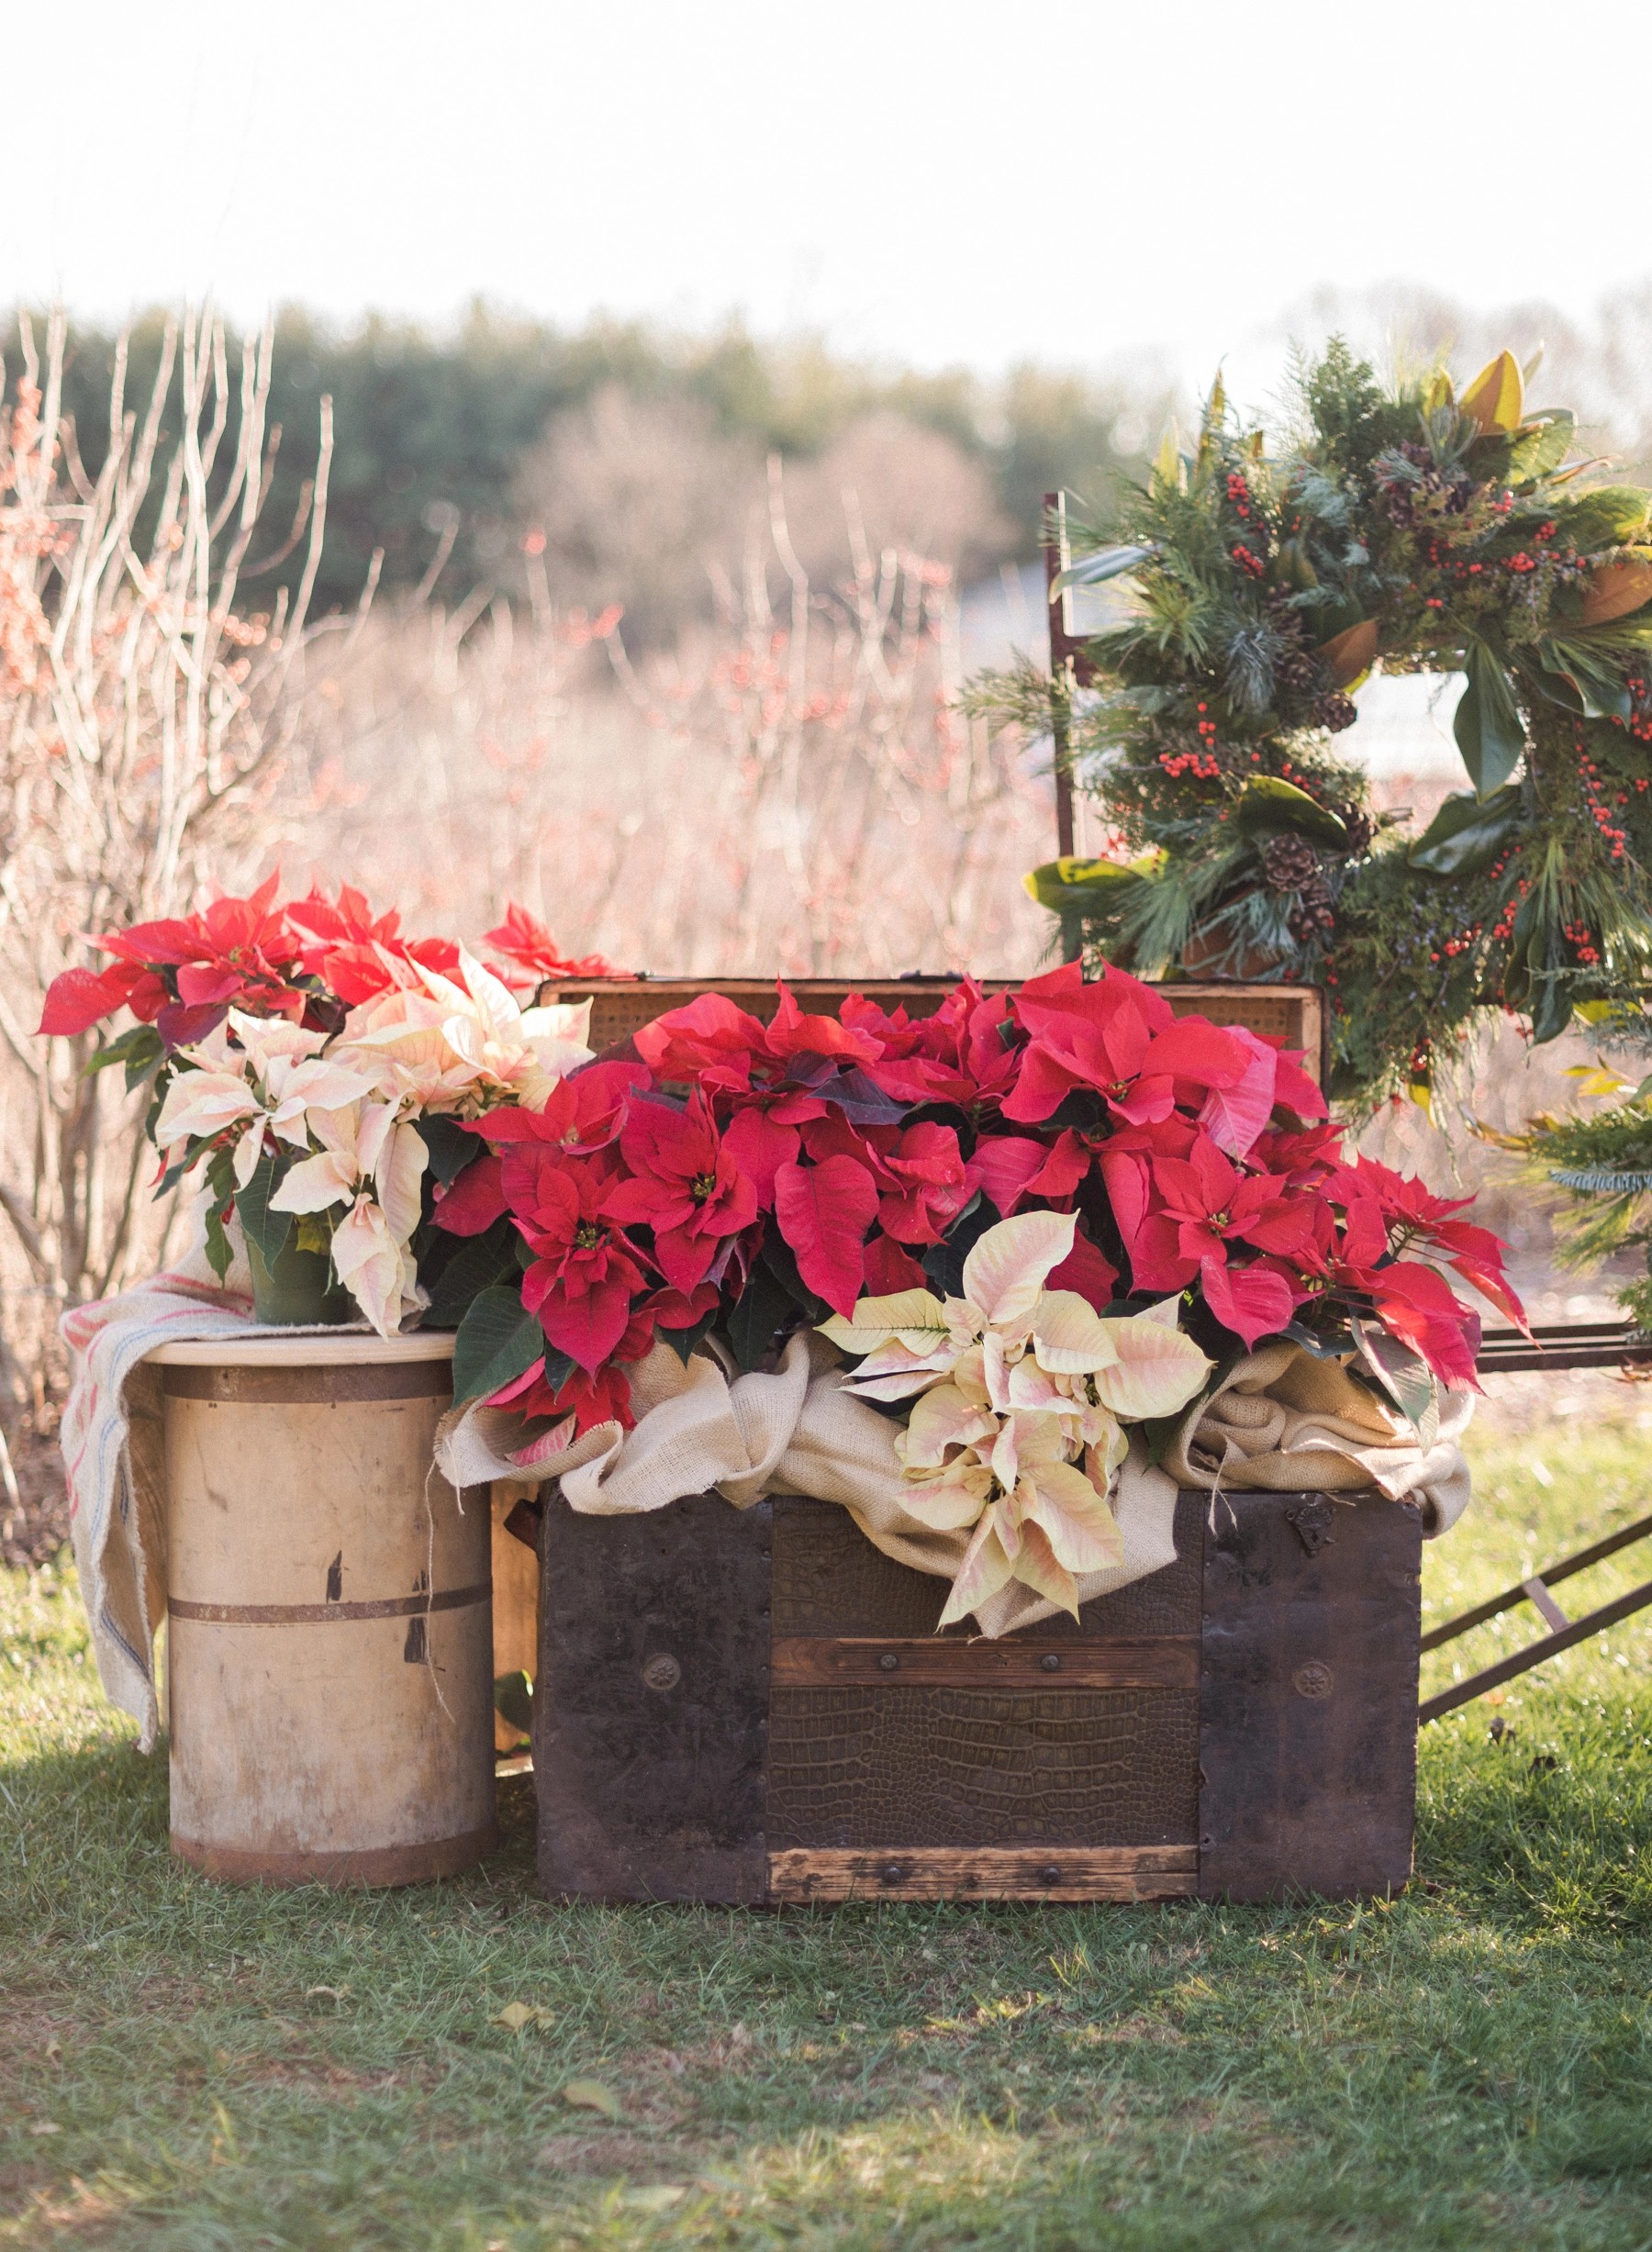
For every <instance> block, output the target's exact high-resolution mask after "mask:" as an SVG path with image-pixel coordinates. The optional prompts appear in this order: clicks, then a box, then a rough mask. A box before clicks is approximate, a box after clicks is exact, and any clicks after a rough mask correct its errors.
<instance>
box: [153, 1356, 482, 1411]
mask: <svg viewBox="0 0 1652 2252" xmlns="http://www.w3.org/2000/svg"><path fill="white" fill-rule="evenodd" d="M161 1389H162V1392H163V1393H165V1395H166V1396H167V1397H168V1398H169V1399H212V1400H218V1401H221V1402H223V1403H225V1404H226V1405H228V1404H229V1403H231V1402H233V1404H234V1405H235V1406H236V1407H250V1408H262V1407H271V1408H273V1407H281V1408H292V1407H331V1406H332V1405H333V1404H334V1403H335V1402H340V1403H341V1402H343V1401H345V1400H351V1399H449V1398H451V1397H452V1389H453V1368H452V1362H451V1361H446V1360H440V1361H366V1362H363V1363H362V1364H361V1365H360V1366H346V1367H339V1366H334V1367H329V1366H315V1367H295V1368H247V1367H228V1366H217V1367H210V1368H194V1367H171V1366H162V1371H161Z"/></svg>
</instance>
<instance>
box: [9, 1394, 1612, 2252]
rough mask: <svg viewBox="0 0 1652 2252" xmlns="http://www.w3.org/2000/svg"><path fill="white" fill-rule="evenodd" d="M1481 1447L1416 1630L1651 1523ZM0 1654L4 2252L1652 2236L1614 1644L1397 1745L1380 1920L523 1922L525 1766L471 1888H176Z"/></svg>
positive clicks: (1511, 2242) (851, 1915) (28, 1589)
mask: <svg viewBox="0 0 1652 2252" xmlns="http://www.w3.org/2000/svg"><path fill="white" fill-rule="evenodd" d="M1475 1451H1476V1456H1477V1461H1476V1468H1477V1473H1478V1478H1479V1490H1478V1496H1477V1501H1476V1507H1475V1510H1474V1512H1473V1513H1472V1515H1471V1516H1470V1518H1469V1519H1468V1521H1466V1522H1465V1523H1464V1524H1463V1525H1462V1526H1461V1527H1459V1528H1458V1530H1457V1532H1456V1533H1454V1534H1452V1535H1450V1536H1449V1537H1448V1538H1447V1540H1446V1541H1445V1542H1444V1543H1441V1544H1438V1545H1436V1546H1435V1547H1434V1548H1431V1549H1430V1551H1429V1552H1428V1563H1427V1576H1426V1582H1425V1586H1426V1593H1427V1599H1428V1607H1429V1610H1430V1611H1431V1612H1432V1613H1433V1614H1434V1616H1436V1617H1438V1616H1443V1615H1446V1614H1447V1613H1449V1612H1450V1611H1455V1610H1457V1609H1460V1608H1462V1607H1464V1606H1465V1605H1466V1604H1467V1603H1468V1602H1469V1601H1471V1600H1474V1598H1475V1597H1476V1596H1477V1595H1481V1594H1486V1593H1490V1592H1491V1591H1493V1590H1494V1589H1496V1588H1497V1587H1499V1586H1500V1585H1502V1584H1505V1583H1507V1582H1508V1581H1510V1580H1512V1579H1514V1578H1519V1577H1520V1576H1521V1575H1522V1573H1523V1572H1524V1571H1526V1570H1529V1569H1530V1568H1531V1567H1532V1566H1533V1565H1534V1564H1536V1563H1540V1562H1542V1561H1543V1560H1545V1558H1546V1557H1547V1556H1552V1555H1556V1554H1558V1553H1560V1552H1561V1551H1562V1550H1564V1549H1565V1548H1566V1547H1568V1545H1577V1544H1579V1543H1580V1540H1581V1539H1582V1538H1585V1537H1588V1536H1590V1535H1591V1533H1593V1532H1594V1531H1595V1530H1596V1529H1597V1528H1604V1527H1608V1526H1610V1525H1612V1524H1613V1523H1617V1522H1624V1520H1625V1519H1626V1518H1628V1517H1630V1516H1635V1515H1641V1514H1644V1513H1645V1512H1646V1510H1647V1509H1648V1507H1652V1501H1649V1499H1648V1497H1649V1496H1652V1434H1642V1433H1640V1432H1639V1431H1638V1430H1637V1429H1636V1428H1635V1426H1634V1425H1633V1424H1632V1423H1630V1424H1621V1423H1620V1424H1614V1423H1612V1422H1607V1421H1599V1420H1596V1419H1594V1418H1593V1417H1592V1416H1589V1415H1586V1416H1582V1417H1579V1418H1576V1419H1574V1420H1573V1421H1572V1422H1570V1423H1551V1424H1547V1425H1545V1426H1542V1427H1540V1428H1538V1429H1536V1430H1535V1431H1529V1432H1526V1433H1521V1434H1520V1435H1518V1436H1513V1437H1510V1436H1504V1437H1502V1438H1501V1439H1500V1438H1499V1437H1497V1436H1496V1435H1495V1434H1494V1433H1487V1434H1486V1435H1485V1436H1483V1437H1481V1438H1479V1440H1478V1441H1477V1444H1476V1450H1475ZM1637 1554H1638V1559H1639V1560H1638V1562H1637V1561H1636V1558H1637ZM1647 1577H1652V1553H1648V1552H1647V1551H1646V1550H1642V1551H1639V1552H1636V1551H1630V1552H1629V1555H1628V1557H1627V1559H1626V1560H1624V1561H1622V1562H1619V1561H1618V1560H1614V1561H1613V1563H1611V1564H1608V1565H1606V1566H1602V1567H1600V1568H1599V1569H1597V1571H1596V1572H1594V1573H1593V1574H1591V1576H1590V1577H1589V1578H1587V1579H1580V1580H1575V1581H1572V1582H1569V1583H1568V1586H1567V1588H1566V1589H1565V1590H1564V1591H1563V1600H1565V1602H1566V1604H1567V1608H1568V1610H1570V1611H1573V1612H1574V1614H1575V1613H1576V1612H1577V1611H1581V1610H1583V1609H1585V1608H1588V1607H1589V1606H1590V1605H1591V1603H1592V1602H1594V1601H1600V1600H1605V1598H1606V1597H1607V1596H1608V1595H1609V1594H1611V1593H1613V1592H1615V1591H1616V1590H1617V1589H1620V1588H1624V1587H1627V1586H1629V1585H1631V1584H1633V1583H1634V1582H1635V1580H1637V1579H1642V1578H1647ZM1530 1620H1531V1614H1530V1613H1529V1612H1526V1613H1525V1614H1524V1617H1522V1618H1520V1619H1518V1620H1516V1621H1513V1622H1506V1623H1505V1624H1503V1625H1501V1626H1493V1627H1489V1628H1486V1629H1483V1630H1481V1632H1480V1633H1479V1634H1478V1635H1477V1636H1476V1637H1474V1638H1473V1639H1472V1640H1471V1641H1469V1642H1468V1643H1464V1644H1457V1645H1455V1649H1456V1651H1457V1652H1460V1653H1461V1654H1462V1655H1461V1658H1460V1661H1459V1662H1460V1663H1461V1664H1462V1665H1463V1666H1464V1667H1471V1666H1474V1665H1479V1664H1481V1663H1484V1662H1485V1661H1486V1659H1487V1658H1488V1657H1489V1656H1491V1655H1494V1654H1495V1652H1496V1651H1497V1650H1498V1649H1499V1648H1501V1647H1504V1646H1509V1647H1512V1646H1513V1644H1514V1643H1515V1641H1517V1640H1518V1639H1520V1638H1522V1636H1523V1635H1524V1633H1527V1632H1528V1631H1529V1629H1530ZM0 1633H3V1635H4V1654H3V1656H0V1987H3V1992H0V2245H10V2244H22V2245H29V2246H35V2245H41V2246H57V2245H62V2246H169V2247H170V2246H177V2247H180V2248H185V2247H187V2248H189V2252H194V2248H195V2247H201V2248H202V2252H206V2248H207V2247H214V2248H217V2247H224V2248H225V2252H229V2248H231V2247H232V2248H233V2252H245V2248H246V2247H251V2246H291V2247H295V2248H297V2247H303V2248H304V2252H308V2248H309V2247H316V2246H398V2247H401V2246H406V2247H422V2246H441V2247H444V2248H445V2247H454V2248H455V2252H457V2248H460V2247H463V2248H464V2252H487V2248H488V2247H496V2246H497V2247H505V2246H509V2247H512V2248H513V2252H514V2248H515V2247H518V2246H522V2247H530V2246H531V2247H541V2246H543V2247H551V2246H628V2247H629V2246H690V2245H692V2246H807V2247H812V2246H822V2247H824V2246H832V2247H834V2248H835V2247H845V2248H846V2247H850V2246H854V2247H860V2246H902V2247H904V2246H922V2247H936V2248H937V2252H938V2248H940V2247H952V2246H992V2247H999V2246H1002V2247H1004V2248H1005V2252H1009V2248H1010V2247H1014V2248H1015V2252H1055V2248H1056V2247H1067V2246H1071V2247H1074V2248H1075V2252H1090V2248H1091V2247H1101V2246H1106V2247H1109V2248H1111V2247H1119V2248H1120V2252H1138V2248H1139V2252H1147V2247H1154V2248H1155V2252H1158V2248H1159V2247H1163V2248H1164V2252H1171V2248H1172V2247H1174V2248H1176V2252H1182V2248H1183V2247H1200V2248H1202V2247H1210V2248H1211V2252H1228V2247H1234V2246H1261V2247H1265V2248H1266V2252H1289V2248H1290V2247H1295V2246H1349V2245H1351V2246H1363V2245H1372V2246H1377V2245H1380V2246H1390V2247H1391V2246H1403V2247H1412V2246H1419V2247H1421V2246H1454V2247H1455V2246H1477V2247H1478V2246H1487V2247H1492V2246H1495V2247H1498V2252H1536V2248H1537V2247H1551V2246H1553V2247H1558V2246H1566V2247H1568V2248H1569V2247H1579V2252H1580V2248H1582V2247H1591V2248H1592V2247H1597V2246H1599V2247H1602V2248H1604V2247H1613V2252H1618V2248H1620V2247H1621V2248H1622V2252H1629V2247H1632V2246H1635V2247H1639V2246H1652V2001H1649V1999H1648V1990H1649V1988H1652V1685H1649V1683H1648V1660H1649V1659H1652V1613H1647V1614H1645V1615H1644V1616H1643V1617H1642V1618H1640V1619H1638V1620H1635V1621H1632V1622H1629V1623H1628V1624H1627V1625H1626V1626H1624V1627H1623V1628H1620V1629H1619V1630H1617V1631H1616V1632H1615V1633H1613V1634H1611V1635H1610V1636H1608V1637H1606V1638H1604V1639H1603V1640H1602V1641H1601V1642H1599V1643H1597V1644H1591V1645H1589V1646H1588V1647H1586V1648H1584V1649H1581V1650H1579V1651H1577V1652H1575V1653H1573V1654H1572V1655H1571V1656H1569V1657H1567V1658H1565V1659H1562V1660H1560V1661H1558V1662H1557V1664H1556V1665H1555V1666H1554V1667H1552V1668H1551V1669H1549V1671H1548V1673H1547V1674H1546V1675H1544V1676H1541V1677H1533V1676H1528V1677H1526V1678H1524V1680H1523V1681H1521V1682H1517V1683H1515V1684H1514V1685H1512V1687H1511V1689H1509V1691H1508V1692H1507V1694H1506V1697H1505V1698H1504V1700H1502V1701H1501V1703H1500V1704H1499V1705H1497V1706H1496V1707H1495V1708H1492V1707H1490V1706H1488V1705H1487V1704H1485V1703H1480V1704H1477V1705H1474V1706H1472V1707H1470V1708H1468V1710H1467V1711H1464V1712H1461V1713H1458V1714H1456V1715H1454V1716H1452V1717H1451V1718H1450V1719H1449V1720H1447V1721H1446V1722H1443V1723H1441V1724H1439V1725H1438V1726H1435V1727H1434V1728H1431V1729H1429V1730H1428V1731H1427V1732H1426V1733H1425V1734H1424V1736H1423V1757H1422V1770H1423V1771H1422V1805H1421V1810H1420V1823H1419V1836H1418V1853H1417V1882H1416V1884H1415V1885H1414V1886H1413V1888H1412V1891H1411V1892H1410V1894H1409V1895H1408V1896H1407V1897H1406V1898H1404V1899H1403V1900H1400V1901H1394V1902H1392V1903H1391V1904H1389V1903H1381V1904H1379V1905H1378V1906H1375V1907H1372V1906H1368V1905H1367V1906H1364V1907H1358V1908H1352V1907H1348V1906H1345V1905H1343V1906H1338V1905H1334V1904H1323V1903H1321V1904H1317V1905H1307V1906H1299V1907H1291V1908H1279V1909H1219V1908H1210V1907H1204V1906H1200V1905H1192V1904H1189V1905H1182V1904H1176V1905H1167V1906H1164V1907H1141V1908H1117V1907H1108V1908H1096V1909H1088V1910H1087V1909H1065V1908H1054V1909H1014V1908H997V1909H992V1908H988V1909H978V1908H977V1909H955V1910H954V1909H951V1908H943V1907H883V1908H878V1907H866V1908H855V1909H851V1910H847V1911H841V1912H835V1913H831V1912H820V1913H790V1914H786V1915H775V1916H771V1915H762V1914H747V1913H731V1912H710V1911H693V1910H682V1909H669V1908H662V1909H627V1910H619V1911H615V1910H606V1909H595V1908H555V1907H551V1906H549V1905H547V1904H545V1903H544V1902H542V1901H536V1900H535V1899H534V1897H533V1894H532V1891H531V1889H530V1887H531V1876H532V1862H531V1808H530V1798H529V1793H530V1785H529V1783H528V1782H527V1781H526V1780H518V1781H515V1782H512V1783H509V1784H507V1785H506V1786H505V1789H504V1792H503V1798H504V1812H505V1817H506V1828H507V1835H508V1842H507V1845H506V1846H505V1848H504V1850H502V1851H501V1852H500V1853H499V1854H498V1855H497V1856H496V1857H495V1859H494V1860H493V1861H492V1862H491V1863H490V1864H489V1865H488V1867H486V1869H485V1870H484V1871H483V1872H482V1873H481V1874H479V1875H477V1876H474V1877H472V1878H470V1879H466V1880H464V1881H462V1882H456V1883H452V1884H447V1885H441V1886H436V1887H429V1888H423V1889H419V1890H410V1891H405V1892H399V1893H389V1894H378V1895H374V1894H364V1895H363V1894H358V1895H354V1896H344V1897H340V1896H333V1895H329V1894H326V1893H322V1892H315V1891H311V1892H287V1893H279V1892H277V1893H263V1892H259V1891H256V1890H229V1889H226V1888H222V1887H218V1886H215V1885H212V1884H209V1883H207V1881H205V1880H204V1879H200V1878H198V1877H196V1876H195V1875H194V1874H192V1873H191V1872H190V1871H189V1870H188V1869H185V1868H184V1867H180V1866H179V1865H177V1864H176V1863H174V1862H173V1861H172V1860H171V1859H170V1858H169V1857H168V1855H167V1850H166V1769H165V1766H164V1762H163V1761H162V1760H159V1759H156V1760H145V1759H141V1758H140V1757H139V1756H137V1755H136V1754H135V1753H134V1751H133V1750H132V1747H131V1734H132V1732H131V1729H130V1726H129V1724H128V1723H127V1722H125V1721H124V1720H122V1719H120V1718H119V1717H118V1716H117V1715H116V1714H114V1713H112V1712H111V1711H109V1709H108V1708H107V1707H106V1705H105V1703H104V1702H103V1700H102V1698H101V1696H100V1693H99V1690H98V1688H97V1684H96V1679H95V1673H94V1671H93V1668H92V1663H91V1658H90V1655H89V1653H88V1651H87V1648H86V1639H85V1633H84V1623H83V1621H82V1618H81V1615H80V1612H79V1609H78V1605H77V1603H76V1601H75V1599H74V1596H73V1588H72V1586H71V1585H70V1584H68V1582H67V1581H66V1579H65V1578H62V1577H60V1576H59V1575H57V1574H54V1573H52V1572H47V1573H43V1574H41V1575H39V1576H37V1577H35V1578H32V1579H30V1578H28V1577H26V1576H25V1575H23V1574H21V1573H13V1574H11V1575H9V1576H8V1578H6V1582H5V1587H4V1595H3V1598H0ZM1452 1655H1453V1654H1452V1653H1450V1652H1443V1653H1441V1654H1440V1656H1439V1657H1438V1658H1437V1659H1435V1660H1433V1661H1430V1667H1429V1671H1428V1674H1427V1676H1426V1678H1425V1687H1428V1688H1434V1687H1438V1686H1440V1685H1441V1684H1442V1683H1443V1682H1444V1681H1446V1680H1447V1679H1449V1678H1451V1668H1450V1659H1451V1656H1452ZM1494 1717H1495V1718H1498V1719H1500V1720H1501V1722H1503V1723H1504V1730H1505V1733H1504V1734H1502V1736H1501V1741H1496V1742H1494V1741H1493V1740H1492V1739H1491V1738H1490V1735H1489V1734H1488V1723H1489V1722H1490V1721H1491V1720H1492V1719H1493V1718H1494ZM512 2003H521V2004H524V2005H526V2006H527V2008H528V2009H530V2011H531V2012H533V2013H534V2014H533V2015H532V2016H531V2017H530V2020H529V2022H528V2023H526V2024H525V2025H522V2026H521V2027H520V2028H519V2029H514V2028H513V2026H512V2025H511V2024H510V2023H501V2022H500V2017H501V2012H505V2011H507V2008H508V2005H509V2004H512ZM516 2014H519V2013H517V2012H511V2015H512V2016H515V2015H516ZM581 2082H585V2083H587V2084H590V2083H594V2086H590V2085H587V2087H586V2089H585V2090H580V2088H579V2086H578V2083H581ZM571 2086H572V2087H573V2090H574V2092H575V2094H576V2095H577V2094H580V2093H583V2094H585V2095H586V2098H587V2101H586V2102H584V2103H580V2102H576V2101H569V2100H568V2091H569V2090H570V2087H571ZM593 2101H595V2102H597V2103H598V2104H602V2103H607V2104H608V2107H609V2108H608V2109H607V2110H605V2109H600V2108H595V2109H594V2108H591V2104H592V2102H593ZM610 2111H611V2113H612V2114H613V2115H611V2116H610Z"/></svg>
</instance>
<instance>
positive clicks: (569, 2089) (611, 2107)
mask: <svg viewBox="0 0 1652 2252" xmlns="http://www.w3.org/2000/svg"><path fill="white" fill-rule="evenodd" d="M562 2100H563V2101H564V2103H572V2104H574V2105H575V2107H576V2108H577V2109H579V2110H580V2111H585V2112H600V2113H602V2116H603V2117H604V2118H605V2119H623V2118H624V2116H625V2113H624V2112H623V2111H622V2110H621V2108H620V2103H619V2097H618V2096H617V2095H616V2094H615V2093H614V2091H613V2090H612V2089H611V2088H606V2087H604V2085H603V2083H602V2082H601V2081H600V2080H570V2081H569V2082H568V2084H567V2086H566V2087H565V2088H564V2090H563V2091H562Z"/></svg>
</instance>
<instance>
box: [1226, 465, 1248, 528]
mask: <svg viewBox="0 0 1652 2252" xmlns="http://www.w3.org/2000/svg"><path fill="white" fill-rule="evenodd" d="M1227 496H1228V500H1229V502H1230V504H1231V505H1232V507H1233V514H1234V515H1235V516H1242V517H1245V518H1247V519H1248V518H1249V516H1250V512H1251V490H1250V486H1249V485H1246V483H1245V479H1244V478H1243V477H1242V476H1241V475H1240V474H1239V472H1238V471H1237V470H1236V469H1230V470H1229V472H1228V481H1227Z"/></svg>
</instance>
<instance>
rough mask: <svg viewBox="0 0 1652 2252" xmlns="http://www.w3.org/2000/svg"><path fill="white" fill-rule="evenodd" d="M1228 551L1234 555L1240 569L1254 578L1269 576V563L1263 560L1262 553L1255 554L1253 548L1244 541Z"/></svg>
mask: <svg viewBox="0 0 1652 2252" xmlns="http://www.w3.org/2000/svg"><path fill="white" fill-rule="evenodd" d="M1228 552H1229V554H1230V555H1232V557H1233V561H1234V562H1235V563H1237V564H1238V566H1239V568H1240V570H1241V571H1245V572H1247V573H1248V574H1250V576H1251V577H1252V578H1254V579H1259V578H1265V577H1266V576H1267V564H1266V563H1264V562H1263V560H1262V558H1261V556H1260V555H1256V554H1253V553H1252V552H1251V550H1250V549H1249V548H1247V547H1246V546H1245V543H1244V541H1240V543H1239V544H1238V545H1237V546H1236V547H1233V548H1230V549H1229V550H1228Z"/></svg>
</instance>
